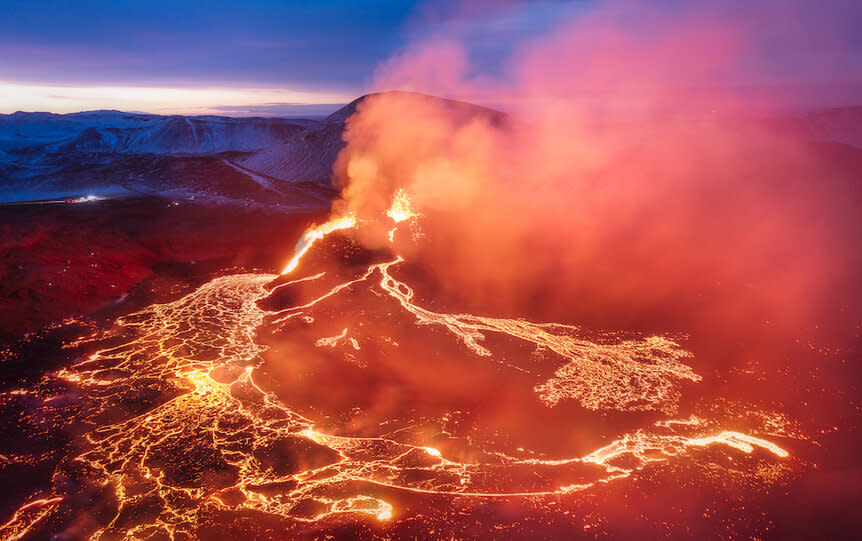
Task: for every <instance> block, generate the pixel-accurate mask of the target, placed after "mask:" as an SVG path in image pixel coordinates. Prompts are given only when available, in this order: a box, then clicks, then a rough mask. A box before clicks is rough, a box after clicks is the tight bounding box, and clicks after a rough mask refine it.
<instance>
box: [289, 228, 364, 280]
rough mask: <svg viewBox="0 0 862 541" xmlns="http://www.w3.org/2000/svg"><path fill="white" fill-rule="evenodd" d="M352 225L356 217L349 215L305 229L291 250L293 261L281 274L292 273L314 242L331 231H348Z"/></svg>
mask: <svg viewBox="0 0 862 541" xmlns="http://www.w3.org/2000/svg"><path fill="white" fill-rule="evenodd" d="M354 225H356V217H354V216H353V215H352V214H351V215H348V216H344V217H341V218H333V219H331V220H329V221H328V222H326V223H323V224H320V225H313V226H311V227H309V228H308V229H306V230H305V233H303V234H302V238H300V239H299V242H297V243H296V248H294V250H293V259H291V260H290V262H289V263H288V264H287V265H286V266H285V267H284V270H282V271H281V274H288V273H289V272H292V271H293V270H294V269H295V268H296V266H297V265H299V260H300V259H301V258H302V256H303V255H304V254H305V252H307V251H308V250H309V249H311V246H312V245H313V244H314V242H315V241H317V240H320V239H322V238H323V237H325V236H326V235H328V234H329V233H332V232H333V231H338V230H339V229H350V228H351V227H353V226H354Z"/></svg>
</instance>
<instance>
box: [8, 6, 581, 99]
mask: <svg viewBox="0 0 862 541" xmlns="http://www.w3.org/2000/svg"><path fill="white" fill-rule="evenodd" d="M0 2H2V4H3V9H2V12H3V16H2V17H0V51H2V54H0V85H4V84H5V86H4V87H2V88H0V92H5V94H6V98H5V99H3V98H0V112H12V111H14V110H36V109H38V110H53V111H56V110H59V109H63V111H61V112H66V111H65V110H66V109H68V110H80V109H81V108H93V107H99V108H122V109H128V108H130V107H131V108H135V107H134V106H135V105H136V104H138V107H137V108H138V109H142V110H143V109H146V110H154V109H159V106H158V104H166V105H165V106H164V107H162V108H161V110H160V111H156V112H184V111H185V110H186V109H188V108H189V107H194V105H193V104H201V105H200V106H199V107H198V109H200V111H199V112H224V113H225V114H285V113H286V114H289V113H307V114H319V113H325V112H327V111H328V110H332V109H333V106H332V104H334V103H344V102H346V101H350V100H351V99H353V98H354V97H356V96H359V95H361V94H362V93H363V92H364V91H365V90H366V89H367V87H368V85H369V84H370V81H371V78H372V76H373V73H374V69H375V67H376V66H377V65H378V64H379V63H380V62H382V61H384V60H385V59H386V58H388V57H389V56H391V55H392V54H395V53H396V52H397V51H399V50H400V49H401V48H403V47H405V46H406V45H407V44H408V43H409V41H410V40H411V39H414V40H415V39H417V37H421V35H422V34H423V32H434V31H436V30H435V26H438V27H441V26H447V27H449V28H450V30H452V31H457V32H459V34H462V35H463V36H465V37H466V38H467V43H468V44H469V45H470V46H471V48H472V49H473V53H474V54H475V55H476V57H477V58H478V59H479V60H480V61H482V62H483V63H484V64H486V65H488V66H489V69H492V66H493V65H494V63H495V60H497V59H498V58H499V57H501V56H503V55H505V54H506V53H507V52H508V51H509V49H510V48H511V46H512V44H513V43H515V42H517V41H518V40H519V39H521V38H522V37H524V36H528V35H531V34H536V33H538V32H541V31H543V30H544V29H545V28H546V27H547V26H549V25H550V24H552V22H553V21H554V20H556V19H557V17H558V16H559V14H560V12H564V11H566V10H570V9H572V6H574V5H576V4H583V3H584V2H565V1H544V2H530V3H526V5H524V3H519V2H484V3H481V2H480V3H478V4H477V5H478V6H479V8H480V9H481V14H479V13H478V12H470V11H463V10H461V9H460V8H459V7H458V6H459V4H460V3H459V2H454V1H453V2H443V3H440V2H438V3H436V4H435V3H429V2H419V1H416V0H407V1H403V0H398V1H386V0H314V1H300V2H285V1H273V0H247V1H243V2H237V1H234V2H228V1H224V0H210V1H206V2H187V1H185V2H184V1H176V0H174V1H166V0H149V1H138V2H131V1H105V0H79V1H74V2H73V1H57V0H53V1H51V0H29V1H11V0H0ZM435 21H436V22H435ZM141 89H151V91H150V92H149V94H150V95H151V96H153V100H150V101H148V100H146V99H141V91H140V90H141ZM230 92H233V94H229V93H230ZM219 100H221V101H222V102H223V103H218V102H219ZM151 101H152V103H151ZM156 102H157V103H156ZM321 104H322V105H321ZM189 112H193V111H189Z"/></svg>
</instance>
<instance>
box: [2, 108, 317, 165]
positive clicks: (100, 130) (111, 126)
mask: <svg viewBox="0 0 862 541" xmlns="http://www.w3.org/2000/svg"><path fill="white" fill-rule="evenodd" d="M315 124H316V122H315V121H313V120H306V119H281V118H228V117H217V116H200V117H183V116H158V115H145V114H135V113H122V112H119V111H88V112H84V113H72V114H67V115H55V114H51V113H20V112H19V113H13V114H11V115H0V152H3V153H4V154H7V155H9V154H11V155H16V154H17V155H20V156H21V158H26V157H27V156H38V154H39V153H47V154H55V153H69V152H83V153H88V154H98V153H105V154H107V153H114V154H173V155H176V154H194V155H202V154H216V153H219V152H226V151H231V150H237V151H253V150H258V149H261V148H264V147H267V146H269V145H272V144H274V143H277V142H280V141H283V140H285V139H287V138H289V137H290V136H291V135H294V134H295V133H297V132H300V131H302V130H304V129H306V128H308V127H310V126H313V125H315ZM40 151H41V152H40Z"/></svg>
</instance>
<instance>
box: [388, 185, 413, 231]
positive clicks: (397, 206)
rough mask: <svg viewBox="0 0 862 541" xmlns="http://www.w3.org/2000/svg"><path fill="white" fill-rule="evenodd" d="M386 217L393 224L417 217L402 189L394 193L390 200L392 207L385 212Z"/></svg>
mask: <svg viewBox="0 0 862 541" xmlns="http://www.w3.org/2000/svg"><path fill="white" fill-rule="evenodd" d="M386 215H387V216H389V217H390V218H392V220H393V221H394V222H395V223H399V222H403V221H404V220H409V219H410V218H413V217H415V216H418V214H417V213H416V212H414V210H413V206H412V205H411V203H410V198H408V197H407V192H405V191H404V189H403V188H402V189H400V190H398V191H397V192H395V197H394V198H393V199H392V206H391V207H389V210H387V211H386ZM393 232H394V230H393Z"/></svg>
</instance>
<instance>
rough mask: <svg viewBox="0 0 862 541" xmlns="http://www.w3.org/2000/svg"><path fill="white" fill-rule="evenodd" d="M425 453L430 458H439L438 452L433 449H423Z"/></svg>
mask: <svg viewBox="0 0 862 541" xmlns="http://www.w3.org/2000/svg"><path fill="white" fill-rule="evenodd" d="M425 452H426V453H428V454H429V455H431V456H437V457H439V456H441V454H440V451H438V450H437V449H435V448H433V447H425Z"/></svg>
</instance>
